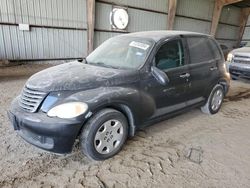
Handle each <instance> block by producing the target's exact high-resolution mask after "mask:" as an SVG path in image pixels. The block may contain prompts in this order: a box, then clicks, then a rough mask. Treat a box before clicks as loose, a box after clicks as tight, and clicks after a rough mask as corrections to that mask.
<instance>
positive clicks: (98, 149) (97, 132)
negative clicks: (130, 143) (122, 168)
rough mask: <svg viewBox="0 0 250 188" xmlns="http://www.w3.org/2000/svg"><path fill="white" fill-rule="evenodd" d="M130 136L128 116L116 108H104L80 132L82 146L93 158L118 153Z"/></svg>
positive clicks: (101, 158) (84, 152)
mask: <svg viewBox="0 0 250 188" xmlns="http://www.w3.org/2000/svg"><path fill="white" fill-rule="evenodd" d="M127 136H128V122H127V118H126V117H125V116H124V115H123V114H122V113H121V112H119V111H117V110H114V109H103V110H101V111H99V112H97V113H96V114H95V115H94V116H92V117H91V118H90V119H89V121H88V122H87V123H86V124H85V125H84V127H83V129H82V132H81V134H80V148H81V151H82V153H83V154H84V155H86V156H87V157H88V158H90V159H93V160H98V161H99V160H105V159H108V158H110V157H113V156H114V155H116V154H117V153H118V152H119V151H120V150H121V149H122V146H123V145H124V143H125V141H126V139H127Z"/></svg>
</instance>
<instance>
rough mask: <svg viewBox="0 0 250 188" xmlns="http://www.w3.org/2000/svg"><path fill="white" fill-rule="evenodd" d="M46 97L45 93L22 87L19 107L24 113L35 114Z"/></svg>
mask: <svg viewBox="0 0 250 188" xmlns="http://www.w3.org/2000/svg"><path fill="white" fill-rule="evenodd" d="M46 95H47V93H45V92H41V91H36V90H34V89H30V88H28V87H27V86H24V88H23V90H22V94H21V96H20V99H19V105H20V107H21V108H23V109H24V110H25V111H28V112H35V111H36V110H37V108H38V107H39V105H40V104H41V102H42V101H43V99H44V98H45V97H46Z"/></svg>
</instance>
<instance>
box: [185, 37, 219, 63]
mask: <svg viewBox="0 0 250 188" xmlns="http://www.w3.org/2000/svg"><path fill="white" fill-rule="evenodd" d="M187 43H188V47H189V54H190V60H191V63H192V64H196V63H202V62H207V61H211V60H215V59H220V58H221V57H220V52H219V49H218V47H217V45H216V44H215V43H214V41H212V40H211V39H209V38H206V37H189V38H187Z"/></svg>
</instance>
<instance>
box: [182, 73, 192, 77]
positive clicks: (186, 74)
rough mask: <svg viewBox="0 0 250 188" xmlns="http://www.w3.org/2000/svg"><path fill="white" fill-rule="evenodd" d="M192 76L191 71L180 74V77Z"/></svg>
mask: <svg viewBox="0 0 250 188" xmlns="http://www.w3.org/2000/svg"><path fill="white" fill-rule="evenodd" d="M189 76H190V74H189V73H184V74H181V75H180V78H188V77H189Z"/></svg>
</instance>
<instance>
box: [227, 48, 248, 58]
mask: <svg viewBox="0 0 250 188" xmlns="http://www.w3.org/2000/svg"><path fill="white" fill-rule="evenodd" d="M231 53H232V54H237V55H249V56H250V47H242V48H237V49H234V50H232V51H231Z"/></svg>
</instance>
